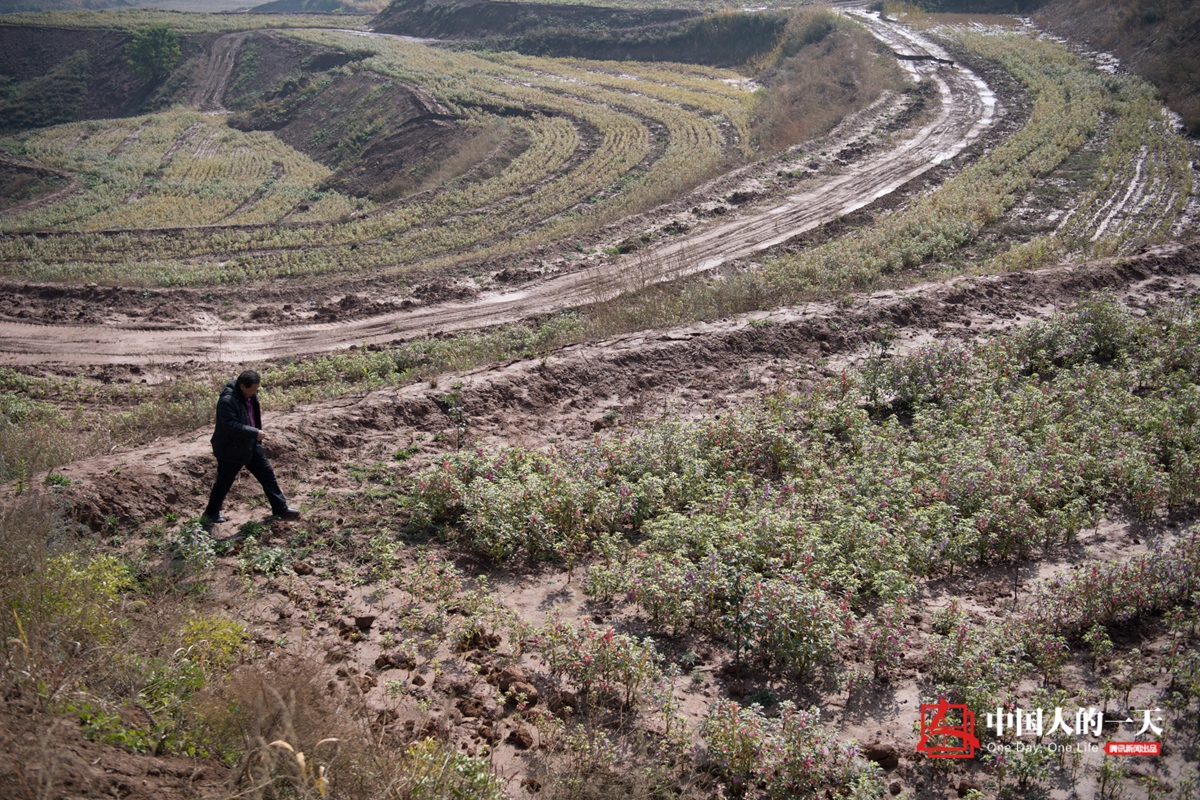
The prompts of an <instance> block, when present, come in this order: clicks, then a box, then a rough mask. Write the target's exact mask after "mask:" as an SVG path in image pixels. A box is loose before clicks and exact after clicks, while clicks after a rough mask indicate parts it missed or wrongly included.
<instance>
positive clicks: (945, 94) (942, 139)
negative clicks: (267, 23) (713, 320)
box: [0, 12, 996, 365]
mask: <svg viewBox="0 0 1200 800" xmlns="http://www.w3.org/2000/svg"><path fill="white" fill-rule="evenodd" d="M848 13H855V15H856V17H857V18H858V19H860V20H861V21H862V22H863V23H864V24H865V25H867V26H868V28H869V29H870V30H871V31H872V33H873V34H874V35H875V36H876V37H878V38H879V39H881V40H882V41H883V42H885V43H886V44H887V45H888V46H889V47H890V48H891V49H892V50H893V52H895V53H896V54H897V56H898V57H899V58H900V63H901V64H902V65H903V66H904V67H905V68H906V69H908V70H909V71H910V72H911V73H912V74H913V75H914V77H917V78H926V79H929V80H931V81H932V82H933V83H934V84H935V85H936V87H937V90H938V92H939V94H940V98H941V105H940V109H939V111H938V113H937V114H936V115H935V116H934V118H933V119H931V120H929V121H927V122H926V123H925V124H923V125H922V126H921V127H920V128H919V129H917V130H916V131H915V132H912V133H911V135H909V137H908V138H907V139H905V140H903V141H901V142H899V143H897V144H896V145H895V146H894V147H891V148H888V149H886V150H883V151H881V152H876V153H873V154H871V155H869V156H867V157H865V158H864V159H862V160H860V161H858V162H856V163H853V164H850V165H848V166H847V167H846V168H845V169H844V171H842V172H841V173H839V174H835V175H832V176H829V177H827V178H826V179H824V180H823V181H822V182H821V183H820V184H819V185H817V186H815V187H813V188H811V189H809V190H808V191H806V192H804V193H802V194H797V195H793V196H790V197H787V198H786V199H785V200H784V201H783V202H780V203H777V204H775V205H773V206H769V207H765V208H759V209H756V210H754V211H753V212H751V213H747V214H744V215H735V216H734V217H732V218H730V219H727V220H724V221H722V222H720V223H718V224H716V225H713V226H711V227H708V228H705V229H701V230H698V231H696V232H694V233H692V234H689V235H685V236H682V237H679V238H678V239H675V240H673V241H671V242H670V243H667V244H663V245H660V246H658V247H652V248H648V249H646V250H643V251H640V252H638V253H636V254H633V255H630V256H628V257H625V258H622V259H618V260H615V261H612V262H609V263H604V264H600V265H597V266H594V267H590V268H587V269H584V270H581V271H578V272H575V273H571V274H567V275H561V276H557V277H552V278H548V279H545V280H541V281H539V282H536V283H533V284H528V285H526V286H523V287H521V288H519V289H515V290H509V291H497V292H491V293H486V294H483V295H480V296H479V297H477V298H475V299H474V300H472V301H470V302H458V303H445V304H440V305H436V306H429V307H424V308H416V309H411V310H401V311H394V312H391V313H387V314H382V315H379V316H375V317H370V318H365V319H358V320H351V321H345V322H330V323H320V324H305V325H297V326H293V327H287V328H271V329H262V328H258V329H235V328H230V327H226V326H221V327H214V328H212V329H204V330H158V331H148V330H142V329H137V328H132V327H130V328H122V327H114V326H103V325H80V326H69V325H61V326H59V325H34V324H26V323H16V322H7V321H5V322H0V363H5V364H12V365H21V364H38V363H46V362H57V363H63V364H71V365H85V364H105V363H113V364H153V363H177V362H185V361H206V362H259V361H269V360H273V359H277V358H280V357H285V356H302V355H311V354H318V353H324V352H329V351H332V350H336V349H339V348H345V347H348V346H350V345H356V344H357V345H364V344H383V343H387V342H391V341H395V340H397V339H411V338H415V337H421V336H427V335H430V334H436V333H451V332H455V331H463V330H469V329H474V328H480V327H484V326H489V325H497V324H503V323H507V322H515V321H518V320H521V319H525V318H528V317H530V316H535V315H539V314H546V313H549V312H553V311H556V310H560V309H563V308H570V307H574V306H578V305H581V304H584V303H589V302H594V301H597V300H603V299H606V298H609V297H612V296H615V295H616V294H618V293H620V292H621V291H622V290H623V289H625V288H628V286H629V281H630V278H631V277H635V278H636V281H637V283H638V285H646V284H651V283H655V282H660V281H664V280H670V279H674V278H678V277H681V276H684V275H688V274H693V273H697V272H701V271H704V270H710V269H712V268H714V267H717V266H720V265H721V264H724V263H727V262H730V261H733V260H736V259H740V258H745V257H747V256H751V255H753V254H755V253H757V252H760V251H762V250H764V249H766V248H769V247H772V246H775V245H778V244H781V243H783V242H786V241H788V240H789V239H791V238H794V237H796V236H798V235H800V234H803V233H804V232H806V231H809V230H811V229H813V228H815V227H817V226H818V225H821V224H823V223H826V222H829V221H831V220H835V219H837V218H839V217H841V216H843V215H846V214H849V213H851V212H853V211H855V210H857V209H860V208H862V207H864V206H866V205H868V204H870V203H871V202H872V201H874V200H877V199H879V198H881V197H883V196H885V195H887V194H888V193H890V192H893V191H895V190H896V189H898V188H899V187H901V186H903V185H904V184H905V183H907V182H909V181H911V180H912V179H914V178H916V177H918V176H920V175H922V174H923V173H925V172H926V171H928V170H930V169H932V168H933V167H935V166H937V165H939V164H941V163H942V162H944V161H945V160H947V159H949V158H953V157H954V156H955V155H957V154H958V153H960V152H961V151H962V150H963V149H964V148H966V147H967V146H968V145H969V144H970V143H971V142H973V141H974V140H975V139H977V138H978V137H979V136H980V134H981V133H982V132H983V131H984V130H985V129H987V128H988V127H989V126H990V125H991V124H992V122H993V120H994V118H995V105H996V101H995V96H994V95H993V93H992V92H991V91H990V90H989V89H988V87H987V85H986V84H985V83H984V82H983V81H982V80H981V79H980V78H979V77H978V76H977V75H975V74H974V73H973V72H971V71H970V70H968V69H966V68H965V67H962V66H961V65H956V64H953V63H951V60H950V59H949V57H948V56H947V54H946V53H945V52H944V51H943V50H942V49H941V48H939V47H938V46H937V45H935V44H933V43H932V42H930V41H928V40H927V39H925V38H924V37H921V36H919V35H917V34H915V33H913V32H911V31H909V30H907V29H904V28H902V27H900V26H899V25H896V24H895V23H892V22H885V21H881V20H879V19H878V18H877V17H875V16H871V15H868V14H863V13H858V12H848ZM239 44H240V39H238V38H237V35H231V36H228V37H222V39H220V40H218V41H217V43H215V44H214V47H213V51H212V58H211V59H210V62H209V64H208V67H207V70H206V75H205V79H204V81H203V85H202V90H201V91H200V92H199V93H198V94H197V96H196V97H195V98H194V102H197V104H200V105H201V107H202V108H214V109H215V108H218V107H219V101H220V88H221V87H222V86H223V85H224V82H225V81H227V80H228V75H229V71H230V70H231V69H232V63H233V59H234V56H235V55H236V50H237V47H238V45H239Z"/></svg>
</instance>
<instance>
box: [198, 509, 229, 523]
mask: <svg viewBox="0 0 1200 800" xmlns="http://www.w3.org/2000/svg"><path fill="white" fill-rule="evenodd" d="M200 521H201V522H207V523H208V524H210V525H219V524H220V523H222V522H229V520H227V519H225V515H224V514H222V513H221V512H220V511H218V512H217V513H216V515H215V516H209V515H208V514H202V515H201V516H200Z"/></svg>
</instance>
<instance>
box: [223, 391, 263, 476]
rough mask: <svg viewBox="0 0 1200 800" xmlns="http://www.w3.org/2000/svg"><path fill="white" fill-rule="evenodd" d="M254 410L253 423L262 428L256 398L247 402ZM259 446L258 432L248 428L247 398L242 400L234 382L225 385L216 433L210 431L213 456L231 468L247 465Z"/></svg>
mask: <svg viewBox="0 0 1200 800" xmlns="http://www.w3.org/2000/svg"><path fill="white" fill-rule="evenodd" d="M250 405H251V406H253V407H254V419H255V421H257V422H258V424H259V425H262V411H260V410H259V408H258V397H251V398H250ZM257 445H258V428H257V427H255V426H254V425H251V424H250V415H249V414H248V413H247V411H246V398H245V397H243V396H242V391H241V389H239V388H238V385H237V381H236V380H233V381H230V382H229V383H227V384H225V388H224V389H222V390H221V397H220V399H218V400H217V429H216V430H215V431H213V435H212V447H213V455H215V456H216V457H217V461H228V462H230V463H231V464H249V463H250V461H251V460H252V459H253V458H254V448H255V447H256V446H257Z"/></svg>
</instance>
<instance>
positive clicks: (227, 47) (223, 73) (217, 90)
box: [190, 31, 251, 114]
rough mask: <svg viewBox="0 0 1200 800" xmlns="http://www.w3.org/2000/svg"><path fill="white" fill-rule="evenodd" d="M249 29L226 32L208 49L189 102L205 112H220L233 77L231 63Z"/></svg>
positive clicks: (223, 108) (232, 63)
mask: <svg viewBox="0 0 1200 800" xmlns="http://www.w3.org/2000/svg"><path fill="white" fill-rule="evenodd" d="M250 33H251V32H250V31H238V32H237V33H227V34H225V35H224V36H222V37H220V38H219V39H217V40H216V41H215V42H213V44H212V48H211V49H210V50H209V51H208V63H207V64H205V66H204V72H203V73H201V75H200V85H199V86H197V87H196V88H195V89H194V90H193V91H192V96H191V100H190V102H191V104H192V105H193V106H195V107H196V108H198V109H200V110H201V111H203V112H205V113H206V114H222V113H224V112H225V106H224V105H222V101H223V100H224V99H225V89H226V87H227V86H229V79H230V78H231V77H233V65H234V63H235V62H236V61H237V54H238V52H239V51H240V50H241V49H242V42H244V41H246V37H247V36H249V35H250Z"/></svg>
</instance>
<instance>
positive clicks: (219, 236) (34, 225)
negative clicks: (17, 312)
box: [0, 31, 752, 285]
mask: <svg viewBox="0 0 1200 800" xmlns="http://www.w3.org/2000/svg"><path fill="white" fill-rule="evenodd" d="M297 36H298V37H299V38H302V39H304V40H307V41H311V42H314V43H318V44H321V45H325V46H329V47H333V48H340V49H346V50H354V49H357V50H359V51H362V50H364V49H365V50H369V51H370V53H371V55H370V57H369V58H367V59H366V60H365V62H364V63H363V68H365V69H370V70H373V71H375V72H377V73H379V74H382V75H384V76H387V77H389V78H394V79H396V80H400V81H403V82H405V83H406V84H411V85H415V86H420V87H422V88H423V89H424V90H425V91H427V92H429V93H430V94H432V95H433V96H434V97H436V98H437V100H438V101H439V102H440V103H443V104H444V105H445V106H446V107H447V109H448V110H449V111H450V112H451V113H454V114H460V115H462V116H463V118H464V120H465V122H464V124H467V125H477V126H478V125H484V124H487V123H488V122H489V121H495V120H498V119H500V118H501V117H502V116H506V115H509V114H512V113H517V116H516V117H515V118H512V119H509V120H508V121H507V124H510V125H513V126H516V127H518V128H520V129H522V130H523V131H524V133H525V134H526V135H527V136H528V137H529V140H530V143H531V144H530V147H529V148H528V149H527V150H526V151H525V152H524V153H523V154H522V155H521V156H520V157H519V158H517V159H516V160H514V161H513V162H512V163H511V164H509V165H508V166H507V168H506V169H504V170H503V171H502V172H501V173H500V174H498V175H495V176H494V177H492V178H489V179H487V180H484V181H482V182H469V183H466V184H465V185H463V186H461V187H460V186H454V185H451V186H447V187H444V188H443V189H441V190H438V191H435V192H432V193H426V195H424V196H421V197H419V198H414V199H412V200H408V201H402V202H397V203H393V204H390V205H389V206H388V207H385V208H374V207H373V206H372V205H371V204H364V203H355V202H353V201H351V200H348V199H347V198H343V197H338V196H336V195H334V194H332V193H328V192H324V193H323V192H319V191H318V186H319V184H320V182H321V180H322V179H323V178H324V177H326V175H327V173H323V172H322V171H321V170H320V169H319V168H318V167H316V165H310V166H308V167H307V168H306V169H307V171H305V168H301V167H300V166H299V161H300V160H301V157H299V156H298V154H294V153H293V154H290V155H289V154H286V153H285V149H286V148H281V145H280V144H279V143H271V142H267V139H270V138H271V137H269V136H265V135H264V136H259V137H257V138H255V139H254V142H261V143H262V146H259V147H251V146H249V145H248V143H247V142H244V141H241V140H239V139H238V137H237V136H236V135H235V134H234V133H233V132H228V133H227V134H224V135H221V136H220V138H219V139H218V140H217V142H216V145H217V146H216V147H213V146H211V145H210V144H206V145H205V146H204V147H199V146H198V145H199V144H201V143H206V142H208V139H209V138H211V137H212V136H216V134H214V133H213V131H215V130H216V129H217V128H218V127H220V126H221V123H220V122H219V121H218V120H212V121H208V122H205V121H202V120H200V119H199V118H198V117H195V115H192V116H189V115H187V114H186V113H176V114H173V115H171V116H169V117H167V118H164V119H162V120H156V121H153V122H150V121H146V120H123V121H119V122H117V123H114V127H113V128H112V129H111V130H109V131H106V132H102V133H101V132H97V133H95V134H93V133H92V132H91V131H90V130H89V129H88V126H86V125H85V126H83V127H82V128H76V127H67V128H60V129H55V130H54V131H53V132H52V133H48V134H43V135H41V136H38V135H35V136H33V137H31V138H30V139H29V140H28V141H22V143H21V145H20V146H21V147H22V148H23V150H24V152H25V154H26V156H27V157H28V158H30V159H31V160H33V161H35V162H37V163H45V164H46V165H56V164H58V165H63V166H72V167H75V166H77V165H78V166H83V165H84V164H85V163H86V161H87V160H88V159H90V158H94V157H95V156H96V154H98V153H100V152H101V151H104V148H106V147H107V148H109V149H110V151H111V150H114V149H116V148H117V147H118V146H120V150H119V152H118V153H117V155H119V156H120V158H119V159H118V161H117V162H116V163H107V162H106V163H105V164H104V165H103V169H105V170H108V171H111V172H113V173H120V172H129V173H132V174H134V177H135V178H136V177H138V174H139V173H140V174H146V175H150V176H152V177H151V178H150V180H151V181H152V182H154V183H156V184H162V187H163V190H162V191H159V190H157V189H156V190H155V191H141V192H140V193H139V190H138V189H137V188H136V187H133V186H132V185H131V184H130V180H131V179H130V178H128V177H125V178H122V177H120V176H118V175H115V174H114V175H112V176H111V177H108V184H107V185H105V186H96V187H94V188H93V190H92V191H91V192H89V193H88V194H87V195H84V196H83V197H81V198H79V199H77V200H76V201H75V204H76V205H78V206H80V208H79V210H76V209H75V208H74V207H73V206H70V205H68V206H66V207H61V206H60V207H56V208H55V209H53V210H50V209H40V210H39V211H38V212H37V213H28V214H24V215H21V214H17V215H12V216H11V217H9V218H6V219H5V222H4V225H5V229H6V230H8V231H10V232H13V233H20V232H22V231H32V230H38V231H48V232H54V233H53V234H52V235H49V236H39V237H37V238H36V239H31V238H27V237H19V236H14V237H9V238H7V239H6V240H5V241H4V242H3V243H0V259H3V261H4V263H5V264H6V265H7V266H6V269H5V271H6V272H7V274H8V275H9V277H12V278H27V279H35V280H44V279H53V280H119V281H122V282H129V281H132V282H135V283H139V284H143V285H156V284H157V285H203V284H205V283H218V282H229V281H234V282H241V281H248V280H258V279H264V278H273V277H283V276H289V277H296V276H311V275H323V274H328V273H331V272H355V273H361V272H362V271H364V270H366V271H375V272H389V271H390V272H395V271H404V270H409V269H412V268H413V267H415V266H419V265H421V264H422V263H426V262H431V261H439V260H441V261H445V260H446V259H448V258H452V259H455V260H462V259H466V258H469V257H479V256H482V255H488V256H496V255H500V254H503V253H510V252H519V251H521V250H522V249H524V248H526V247H528V246H530V245H532V244H535V243H542V242H547V241H554V240H556V239H558V238H561V237H562V236H565V235H568V234H578V233H580V232H583V231H586V230H589V229H591V228H594V227H595V226H597V225H600V224H602V223H604V222H608V221H611V220H614V219H617V218H619V217H621V216H623V215H626V214H630V213H635V212H638V211H642V210H644V209H646V208H649V207H651V206H652V205H654V204H656V203H658V202H661V201H662V200H664V199H667V198H668V197H671V196H674V195H675V194H678V193H681V192H684V191H686V190H688V189H690V188H691V187H692V186H694V185H696V184H697V183H699V182H700V181H701V180H703V179H705V178H709V177H712V176H713V175H715V174H716V173H717V172H718V171H720V169H722V168H723V167H724V166H726V165H728V164H729V163H736V162H737V161H739V160H741V159H744V157H745V155H746V153H747V152H748V145H747V143H746V141H745V137H746V126H747V117H748V114H749V108H750V106H751V103H752V99H751V87H749V86H748V85H747V84H746V81H745V80H744V79H743V78H742V76H740V75H738V74H737V73H734V72H730V71H723V70H711V69H710V70H705V69H702V68H694V67H687V68H681V69H680V70H678V71H672V70H670V69H668V68H664V67H662V66H650V67H648V70H647V74H646V75H640V74H639V73H638V69H639V68H638V66H637V65H622V66H621V67H620V68H619V70H618V68H617V67H616V66H615V65H610V64H605V63H603V62H600V63H597V64H595V65H590V66H589V65H580V64H576V63H570V62H562V61H554V60H543V59H531V58H514V57H511V56H495V57H490V58H487V57H481V56H477V55H472V54H464V53H452V52H447V51H443V50H439V49H436V48H432V47H429V46H426V45H423V44H420V43H414V42H408V41H403V40H402V39H400V37H383V36H371V37H365V36H360V35H357V34H355V33H351V32H339V31H322V32H314V33H304V34H297ZM221 41H223V42H224V41H225V40H221ZM225 57H227V54H226V53H225V51H224V49H223V48H218V49H217V50H215V51H214V53H213V58H214V59H215V60H219V59H221V58H225ZM664 76H674V82H671V81H668V80H664ZM635 89H636V91H634V90H635ZM203 103H209V104H211V101H210V100H204V101H203ZM203 103H202V104H203ZM143 124H146V125H149V126H150V130H149V132H147V133H146V135H144V136H143V135H142V133H138V135H136V136H133V135H131V134H132V133H133V132H134V131H136V130H138V128H139V126H142V125H143ZM193 126H198V127H193ZM85 132H86V133H85ZM127 135H128V139H127V140H126V139H123V138H122V137H125V136H127ZM47 137H48V138H47ZM92 137H94V138H95V142H94V143H93V144H91V145H86V141H87V140H88V139H90V138H92ZM110 139H111V140H112V141H111V142H110V141H109V140H110ZM81 143H83V144H85V145H86V146H84V147H82V148H80V144H81ZM122 144H123V146H121V145H122ZM188 146H190V147H191V148H192V149H191V150H190V151H189V150H188ZM239 148H244V150H239ZM251 151H252V152H253V153H254V155H253V158H255V159H258V161H259V162H261V163H260V164H259V165H258V166H257V167H256V166H253V165H250V164H241V163H235V164H226V163H225V160H226V159H229V158H231V157H232V155H233V154H234V153H238V152H246V153H249V152H251ZM104 152H109V151H104ZM180 152H182V153H184V154H185V155H186V156H188V157H187V158H185V159H183V161H182V162H181V163H180V164H178V165H172V164H171V163H170V162H171V160H172V159H174V157H175V156H176V154H177V153H180ZM68 153H70V155H68ZM72 159H74V160H75V162H76V163H72V162H71V160H72ZM275 163H279V165H280V166H279V168H273V167H272V166H271V165H272V164H275ZM169 168H171V169H173V170H174V171H170V169H169ZM189 170H190V173H189V172H188V171H189ZM175 171H182V172H181V178H182V179H183V180H184V181H186V180H187V179H188V175H189V174H191V175H195V176H198V177H199V178H200V179H203V178H204V177H205V176H206V175H208V174H213V173H221V174H223V175H227V176H228V178H231V179H232V180H233V181H236V182H237V183H238V184H239V185H240V186H242V187H244V189H245V190H246V191H245V192H244V193H243V195H242V197H241V199H240V200H238V199H235V198H236V195H235V193H231V194H229V196H228V200H227V201H226V202H224V203H223V204H222V203H221V202H220V200H219V199H218V198H217V197H213V198H212V203H211V206H212V207H210V208H206V209H205V211H204V212H203V213H201V212H200V211H198V210H197V209H194V208H187V207H186V206H187V205H188V204H196V203H200V204H201V205H203V204H204V203H206V202H208V200H209V198H208V197H206V196H204V195H203V193H199V194H197V195H195V196H193V195H190V194H189V191H190V187H184V186H177V187H176V189H171V188H170V186H169V185H170V184H172V183H174V182H175V180H174V179H175ZM206 171H207V172H206ZM97 177H98V176H93V180H96V178H97ZM267 182H269V183H270V190H269V192H267V194H266V196H263V197H259V198H257V199H256V200H255V203H254V204H253V205H254V206H255V208H254V209H250V208H249V207H247V208H245V209H241V210H238V204H239V202H241V201H244V200H246V199H248V198H249V196H250V195H251V194H254V193H255V192H258V191H259V190H260V189H263V188H264V184H266V183H267ZM126 190H128V192H127V193H126V194H124V195H122V194H121V193H122V192H123V191H126ZM215 191H216V192H218V193H219V192H221V189H220V188H218V189H215ZM102 193H107V194H108V197H107V199H106V200H98V199H97V195H99V194H102ZM134 194H137V198H136V199H138V200H139V201H141V204H142V206H145V208H141V207H139V206H137V205H133V206H128V204H126V205H127V207H126V208H124V209H123V210H121V211H120V212H113V214H115V216H114V215H113V214H108V215H106V214H105V213H100V212H101V211H102V210H103V209H102V205H103V204H104V203H109V204H116V203H117V202H119V201H120V200H121V199H122V198H129V197H130V196H132V195H134ZM150 198H155V199H154V200H153V201H151V199H150ZM151 202H154V206H153V208H151V207H150V206H149V203H151ZM300 206H303V207H304V208H303V209H300ZM81 216H86V217H87V220H86V222H85V223H84V224H82V225H76V224H75V221H76V220H77V219H78V218H80V217H81ZM284 220H286V221H287V222H289V223H294V224H289V225H287V226H285V227H284V228H283V229H279V228H276V227H274V223H278V222H282V221H284ZM318 220H330V221H334V224H328V225H326V224H322V225H304V224H302V223H304V222H308V221H318ZM216 223H221V224H223V225H226V226H228V227H230V228H233V226H237V225H238V224H239V223H244V224H254V223H271V224H272V227H270V228H263V229H257V230H254V229H250V230H245V229H243V230H238V229H231V230H227V231H223V232H220V233H211V232H205V233H197V232H190V231H185V230H182V229H183V228H187V227H191V226H196V225H212V224H216ZM79 228H83V229H85V230H116V229H124V230H129V229H133V228H136V229H137V230H138V231H139V248H138V250H139V256H140V258H139V260H138V262H137V264H136V265H131V264H129V263H128V262H127V260H126V259H125V257H124V255H123V254H124V252H125V248H124V246H123V245H121V244H117V243H114V242H113V241H112V239H111V237H109V236H97V235H88V234H85V233H79V232H76V231H77V230H78V229H79ZM162 228H170V229H171V231H170V232H156V230H155V229H162ZM230 257H235V258H236V264H233V265H230V264H229V263H228V260H229V258H230ZM214 262H216V263H214Z"/></svg>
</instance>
